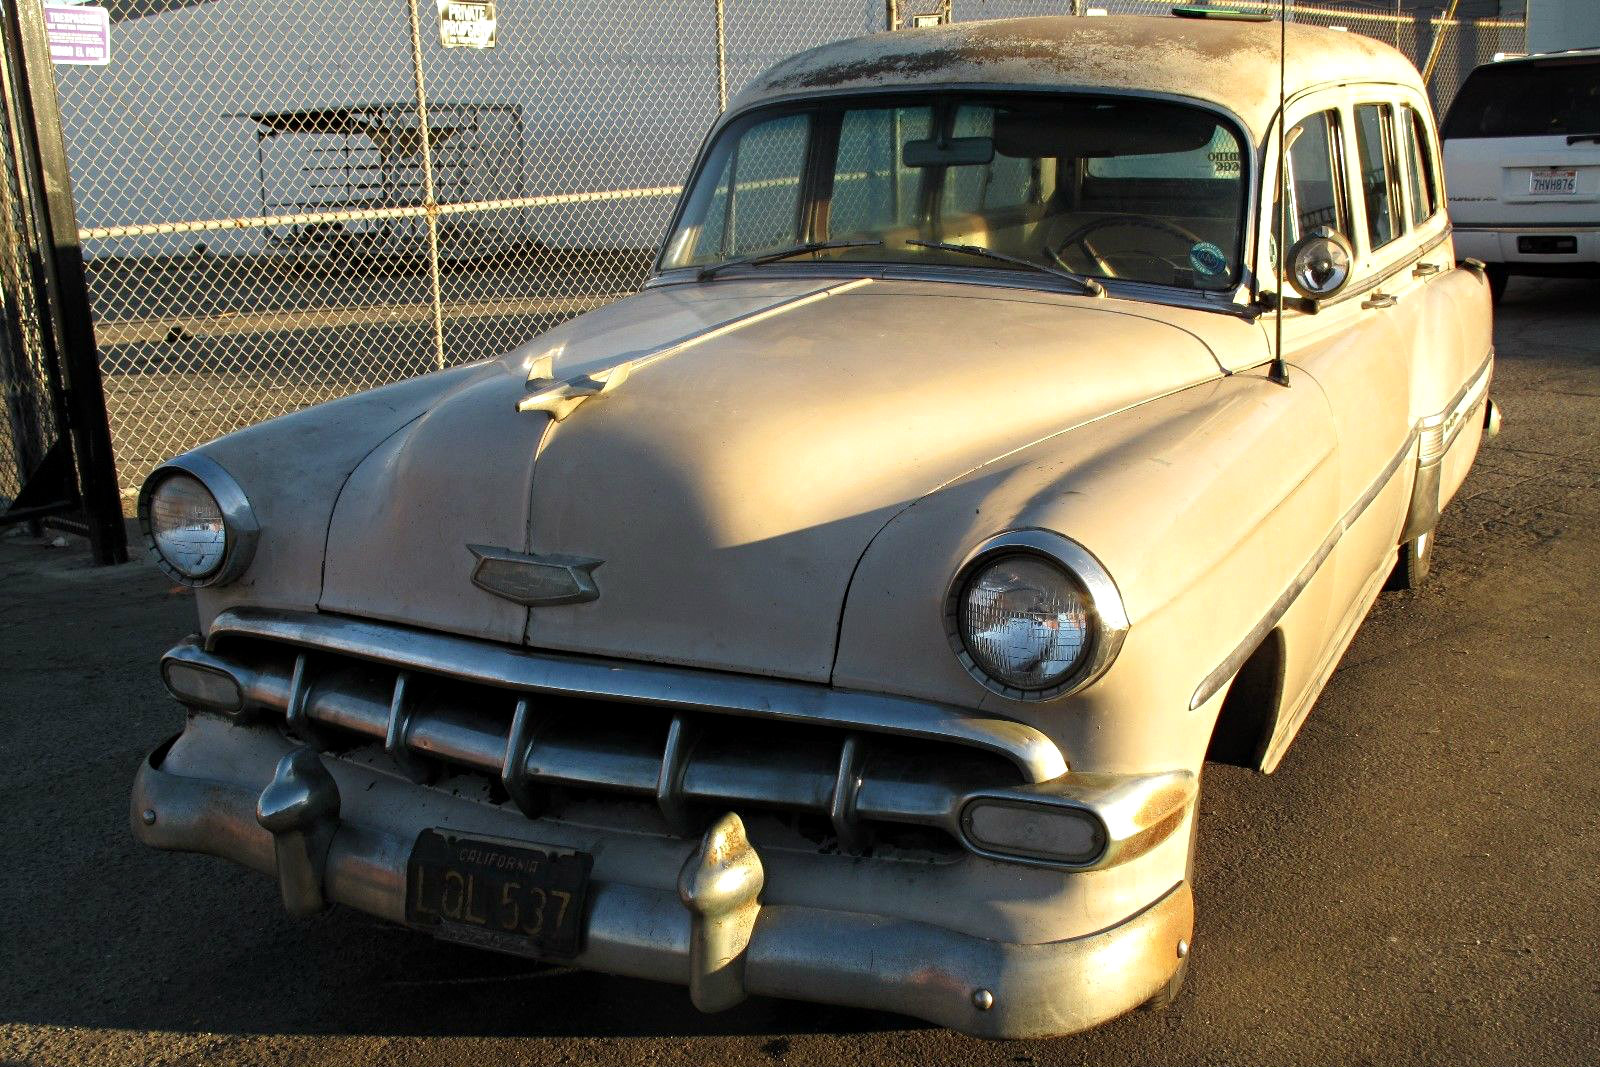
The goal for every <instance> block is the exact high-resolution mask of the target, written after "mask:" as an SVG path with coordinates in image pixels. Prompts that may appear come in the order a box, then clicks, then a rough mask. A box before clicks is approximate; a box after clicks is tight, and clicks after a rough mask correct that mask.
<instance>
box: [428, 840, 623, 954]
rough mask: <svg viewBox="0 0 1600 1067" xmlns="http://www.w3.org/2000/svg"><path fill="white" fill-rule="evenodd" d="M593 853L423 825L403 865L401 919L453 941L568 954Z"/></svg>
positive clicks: (574, 950) (574, 948) (575, 939)
mask: <svg viewBox="0 0 1600 1067" xmlns="http://www.w3.org/2000/svg"><path fill="white" fill-rule="evenodd" d="M593 862H594V860H593V857H591V856H589V855H588V854H587V853H583V852H560V851H550V850H542V849H536V848H526V847H523V846H521V845H515V844H509V843H507V842H503V841H494V840H486V839H484V838H481V837H466V836H461V835H457V834H452V833H450V832H449V831H447V830H424V831H422V833H420V834H418V835H417V842H416V844H415V845H413V846H412V847H411V859H410V860H409V861H408V862H407V864H406V921H407V922H408V923H410V924H412V925H413V926H417V927H421V928H423V929H426V930H429V931H430V932H432V933H433V934H434V935H436V936H438V937H442V938H447V939H449V940H451V941H462V942H466V943H467V944H472V945H478V946H480V947H483V948H491V949H497V950H499V951H501V952H517V953H522V954H524V955H534V956H559V957H563V958H570V957H573V956H576V955H577V954H578V950H579V938H580V935H581V933H582V924H583V907H584V900H585V897H586V896H587V894H588V889H589V870H590V867H591V866H592V865H593Z"/></svg>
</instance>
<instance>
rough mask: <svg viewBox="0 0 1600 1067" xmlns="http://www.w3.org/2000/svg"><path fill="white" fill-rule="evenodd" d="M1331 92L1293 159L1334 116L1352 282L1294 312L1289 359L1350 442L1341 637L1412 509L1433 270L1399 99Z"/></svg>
mask: <svg viewBox="0 0 1600 1067" xmlns="http://www.w3.org/2000/svg"><path fill="white" fill-rule="evenodd" d="M1324 103H1335V104H1336V106H1335V107H1332V108H1327V107H1325V108H1323V109H1322V110H1321V111H1320V116H1321V118H1320V120H1319V117H1318V114H1312V115H1308V116H1305V117H1303V118H1302V119H1301V120H1300V122H1299V123H1298V124H1297V127H1298V128H1305V129H1307V130H1308V132H1307V133H1304V134H1302V135H1301V136H1300V138H1298V139H1296V140H1295V141H1293V142H1292V143H1291V145H1290V149H1289V154H1290V165H1291V170H1295V169H1297V163H1299V164H1300V168H1302V169H1303V167H1304V166H1306V165H1309V164H1308V163H1305V162H1301V161H1299V160H1297V156H1299V157H1305V158H1306V159H1309V157H1311V156H1312V155H1313V154H1315V156H1316V157H1317V158H1318V159H1319V160H1320V158H1321V156H1322V153H1323V150H1322V149H1321V148H1320V147H1317V146H1316V145H1315V142H1314V141H1313V142H1311V143H1310V144H1308V145H1303V144H1302V142H1304V141H1305V140H1306V138H1310V137H1315V136H1316V133H1317V131H1315V130H1313V129H1311V127H1312V126H1313V125H1314V124H1316V123H1318V122H1319V121H1320V122H1322V123H1324V124H1325V125H1326V130H1325V133H1323V136H1324V137H1325V138H1326V140H1327V142H1328V144H1327V149H1326V152H1327V156H1328V158H1329V165H1330V168H1331V169H1332V171H1333V173H1334V174H1335V176H1336V180H1337V183H1338V184H1339V185H1340V186H1342V189H1341V190H1340V192H1339V193H1338V195H1337V197H1336V198H1334V199H1335V200H1336V203H1335V205H1334V206H1333V209H1332V210H1333V212H1334V213H1336V214H1342V216H1343V220H1344V221H1343V222H1342V230H1343V231H1344V232H1345V234H1346V236H1347V237H1348V238H1349V239H1350V240H1351V244H1352V246H1353V249H1354V252H1355V259H1354V264H1353V269H1352V275H1351V280H1350V283H1349V285H1348V286H1347V287H1346V289H1345V290H1344V291H1343V292H1342V293H1340V294H1338V295H1337V296H1336V297H1335V298H1334V299H1333V300H1331V301H1326V302H1324V303H1322V304H1321V306H1320V307H1318V309H1317V311H1316V313H1315V314H1302V315H1299V316H1292V317H1290V318H1289V319H1286V322H1285V333H1284V349H1285V357H1286V359H1287V360H1288V361H1289V363H1290V364H1291V365H1293V366H1295V367H1297V368H1299V369H1300V370H1301V371H1302V372H1304V373H1305V374H1306V375H1308V376H1309V377H1310V378H1312V379H1313V380H1314V381H1315V382H1316V384H1317V385H1318V386H1319V387H1320V388H1321V390H1322V392H1323V395H1324V398H1325V400H1326V403H1327V405H1328V408H1329V410H1330V412H1331V414H1332V417H1333V422H1334V427H1335V433H1336V436H1337V439H1338V442H1339V460H1338V462H1339V499H1340V504H1341V508H1342V512H1341V514H1340V515H1339V516H1337V517H1336V520H1337V521H1336V522H1335V523H1334V524H1332V526H1331V527H1330V536H1332V535H1333V534H1335V533H1337V537H1338V540H1337V543H1336V545H1335V547H1334V550H1333V554H1332V557H1331V559H1330V564H1331V565H1332V567H1333V570H1334V573H1335V578H1334V583H1333V584H1334V590H1335V592H1334V598H1333V599H1334V605H1333V618H1332V619H1330V623H1331V625H1332V627H1333V631H1334V632H1332V633H1331V634H1330V638H1331V639H1332V640H1335V641H1336V640H1337V639H1338V637H1339V633H1338V631H1339V630H1340V629H1341V628H1342V627H1343V625H1344V624H1345V622H1346V617H1347V616H1348V614H1349V613H1350V612H1351V611H1352V610H1354V605H1355V604H1356V603H1357V601H1358V600H1360V599H1361V598H1362V596H1363V594H1364V593H1365V592H1366V591H1367V587H1368V586H1369V585H1370V584H1371V581H1372V575H1373V572H1374V571H1375V569H1377V567H1378V566H1379V564H1380V562H1381V561H1383V560H1386V559H1388V558H1389V557H1390V556H1391V555H1392V550H1393V548H1394V544H1395V538H1396V536H1397V535H1398V534H1399V531H1400V525H1401V522H1402V521H1403V519H1404V515H1405V511H1406V505H1407V497H1406V494H1407V492H1408V486H1407V485H1404V484H1401V483H1403V482H1405V481H1406V478H1405V477H1404V475H1405V473H1406V461H1407V459H1408V458H1409V457H1408V455H1407V448H1408V445H1409V444H1410V440H1411V428H1412V413H1411V395H1410V394H1411V381H1412V376H1413V366H1414V363H1415V352H1416V350H1417V348H1418V344H1419V337H1420V335H1421V333H1422V328H1423V320H1424V318H1425V315H1424V314H1423V303H1424V300H1423V293H1422V287H1423V285H1424V283H1425V279H1424V278H1421V277H1418V276H1416V275H1415V274H1414V273H1413V269H1414V267H1415V262H1416V252H1417V249H1418V244H1417V241H1416V236H1415V234H1414V233H1413V231H1412V227H1411V225H1410V220H1409V218H1408V216H1407V209H1406V200H1405V193H1404V186H1403V177H1402V171H1401V165H1400V155H1399V142H1398V138H1397V133H1396V126H1395V114H1396V106H1395V104H1394V102H1393V101H1392V99H1387V98H1385V95H1384V93H1383V91H1382V90H1377V91H1373V90H1368V91H1365V92H1364V91H1362V90H1361V88H1360V87H1354V88H1347V89H1344V90H1341V91H1340V92H1339V93H1338V94H1337V95H1336V96H1335V97H1334V98H1333V99H1332V100H1325V101H1324ZM1293 121H1294V118H1293V114H1292V113H1291V122H1293ZM1294 128H1296V127H1294V126H1292V127H1291V129H1294ZM1324 213H1325V214H1326V213H1327V212H1326V211H1325V212H1324ZM1307 221H1310V220H1309V219H1308V220H1307ZM1335 228H1340V227H1337V226H1336V227H1335ZM1291 236H1292V235H1291ZM1292 387H1293V385H1292V382H1291V388H1292ZM1335 527H1336V528H1335Z"/></svg>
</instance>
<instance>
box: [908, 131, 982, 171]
mask: <svg viewBox="0 0 1600 1067" xmlns="http://www.w3.org/2000/svg"><path fill="white" fill-rule="evenodd" d="M902 156H903V158H904V159H905V164H906V166H908V167H981V166H983V165H984V164H985V163H989V162H992V161H993V160H994V138H993V137H946V138H945V139H944V140H942V141H936V140H934V139H933V138H931V137H929V138H925V139H923V140H920V141H907V142H906V146H905V150H904V152H902Z"/></svg>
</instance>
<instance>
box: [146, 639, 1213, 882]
mask: <svg viewBox="0 0 1600 1067" xmlns="http://www.w3.org/2000/svg"><path fill="white" fill-rule="evenodd" d="M161 670H162V677H163V679H164V680H165V681H166V683H167V686H168V688H169V689H170V690H171V691H172V693H173V695H174V696H175V697H176V698H177V699H179V700H180V701H182V702H184V703H186V704H188V705H190V706H191V707H194V708H198V709H201V710H205V711H210V712H213V713H216V714H220V715H223V716H225V717H227V718H229V719H232V720H233V721H235V722H250V721H254V720H255V719H258V718H260V717H261V716H263V715H267V716H273V717H279V716H281V719H279V721H280V722H282V723H283V724H284V726H285V727H286V728H287V730H288V732H289V733H290V734H292V735H294V736H296V737H298V738H299V739H300V740H301V741H303V742H305V743H307V744H309V745H310V746H311V747H312V748H315V749H318V750H324V751H326V750H332V749H337V748H339V747H341V746H343V747H350V746H352V745H355V744H361V743H365V744H371V743H375V742H376V743H381V744H382V745H383V747H384V749H385V750H386V751H387V753H388V756H389V757H390V758H391V759H392V760H393V762H394V764H395V766H396V767H397V768H398V769H399V770H400V771H401V772H402V773H404V774H405V775H406V776H407V777H409V778H411V779H412V780H413V781H415V782H419V783H423V782H427V781H429V780H430V779H431V778H432V777H433V776H434V775H435V774H436V773H438V772H439V771H440V770H441V769H450V770H466V771H469V772H474V773H477V774H479V775H483V776H485V777H487V778H489V779H490V780H492V781H495V782H497V783H498V784H499V786H500V787H501V788H503V790H504V792H505V794H506V795H507V796H508V797H509V798H510V799H511V801H512V802H513V803H514V804H515V805H516V806H517V807H518V808H519V809H521V811H522V812H523V814H525V815H527V816H528V817H529V818H530V819H537V818H539V817H540V816H541V815H543V814H544V813H545V812H544V807H545V802H546V799H547V797H548V796H549V795H550V792H551V790H556V789H565V790H577V791H580V792H589V793H594V794H600V795H607V796H611V797H632V798H635V799H637V800H642V801H645V802H648V803H650V804H651V805H652V806H653V807H654V808H655V809H656V810H657V811H658V812H659V814H660V816H661V818H662V820H663V821H664V822H665V824H666V825H667V826H668V827H669V828H670V829H671V830H672V831H673V832H675V833H676V834H678V835H679V836H682V837H685V838H693V837H697V836H699V834H700V833H701V832H703V831H704V830H705V829H706V826H707V825H708V822H709V818H710V816H713V815H715V814H716V813H718V812H722V811H727V810H729V809H730V808H731V809H734V810H741V811H747V812H748V811H752V810H756V809H762V810H778V811H784V812H790V813H799V814H803V815H810V816H812V817H817V818H819V820H826V823H824V825H829V826H831V830H832V835H833V837H834V839H835V840H836V842H837V845H838V847H839V848H840V849H841V850H844V851H848V852H857V853H860V852H869V851H870V849H871V845H872V841H873V839H874V836H875V835H876V834H880V833H889V832H891V831H893V830H895V829H896V828H901V829H904V828H917V829H921V830H929V829H931V830H934V831H940V832H942V833H943V834H945V835H947V836H948V837H949V838H951V839H954V840H955V841H956V842H959V843H960V844H961V845H962V846H964V847H965V848H966V849H967V850H969V851H971V852H973V853H976V854H978V855H982V856H986V857H989V858H991V859H997V860H1002V861H1004V862H1008V863H1021V864H1027V865H1031V866H1041V867H1053V868H1057V869H1062V870H1095V869H1099V868H1104V867H1109V866H1113V865H1115V864H1119V863H1122V862H1125V861H1127V860H1130V859H1132V858H1134V857H1137V856H1140V855H1143V854H1144V853H1145V852H1148V851H1149V850H1150V849H1151V848H1153V847H1155V846H1156V845H1157V844H1159V843H1160V842H1161V841H1162V840H1164V839H1165V838H1166V837H1167V836H1168V835H1169V834H1170V833H1171V832H1172V830H1173V829H1174V828H1175V827H1176V826H1178V825H1179V824H1180V823H1181V822H1182V820H1183V817H1184V815H1185V814H1186V813H1187V811H1188V808H1189V805H1190V804H1191V803H1192V801H1193V799H1194V795H1195V778H1194V776H1193V775H1192V774H1190V773H1188V772H1187V771H1173V772H1169V773H1165V774H1153V775H1101V774H1082V773H1070V772H1068V771H1067V767H1066V761H1065V760H1064V759H1062V757H1061V754H1060V752H1059V750H1057V748H1056V747H1055V745H1054V744H1053V743H1052V742H1051V741H1050V739H1049V738H1048V737H1046V736H1045V735H1044V734H1042V733H1040V732H1039V731H1037V730H1035V729H1033V728H1032V727H1029V726H1026V725H1024V724H1022V723H1017V722H1013V721H1010V720H1006V719H993V718H982V717H978V716H972V715H969V714H967V713H965V712H963V711H961V710H960V709H955V708H945V707H941V706H938V705H931V704H927V703H924V702H920V701H914V700H907V699H903V698H898V697H889V696H883V695H880V694H871V693H852V692H844V691H839V690H834V689H830V688H828V687H825V686H814V685H806V684H803V683H795V682H784V681H778V680H774V679H760V678H747V677H742V676H736V675H723V674H717V673H713V672H708V671H693V670H687V669H682V668H671V667H662V666H657V665H651V664H635V663H623V662H620V661H602V660H589V659H580V658H576V657H561V656H555V655H551V654H548V653H541V652H532V651H528V650H522V649H514V648H509V647H506V646H502V645H495V644H490V643H487V642H482V641H473V640H469V639H465V638H459V637H452V636H449V635H444V634H437V633H431V632H426V631H419V630H413V629H410V628H406V627H400V626H391V625H387V624H380V623H374V622H368V621H365V620H354V619H345V618H339V617H333V616H323V615H311V614H300V613H288V612H277V611H269V610H263V609H236V610H234V611H230V612H224V613H223V614H222V615H220V616H218V618H217V619H216V620H215V622H214V623H213V625H212V628H211V632H210V635H209V637H208V639H207V641H206V643H204V644H202V643H201V642H200V641H199V640H198V639H194V638H192V639H190V640H188V641H186V642H184V643H182V644H179V645H178V646H176V647H175V648H173V649H172V650H170V651H169V652H168V653H167V654H166V656H165V657H164V658H163V659H162V664H161ZM286 810H287V809H286ZM996 811H1021V812H1025V813H1028V814H1037V815H1039V816H1042V817H1045V818H1047V819H1049V820H1051V821H1052V824H1053V825H1054V826H1057V827H1066V830H1065V831H1064V833H1063V835H1062V836H1063V837H1064V838H1065V837H1070V839H1071V841H1072V842H1073V843H1074V846H1075V848H1076V851H1071V850H1067V851H1063V850H1060V849H1057V850H1054V851H1052V850H1050V849H1048V848H1045V847H1039V848H1030V847H1029V843H1028V841H1027V839H1026V836H1025V835H1024V838H1023V840H1021V841H1020V842H1019V841H1018V840H1017V831H1015V830H1013V831H1012V833H1011V835H1010V837H1008V839H1007V840H1004V841H997V840H995V839H993V837H992V836H991V837H990V838H983V837H982V831H983V826H984V825H985V824H986V823H987V824H992V822H993V819H994V813H995V812H996ZM980 813H981V814H985V815H987V816H988V818H987V819H983V818H978V819H977V820H976V821H975V816H979V815H980ZM284 817H285V818H288V817H289V816H284ZM1020 818H1021V817H1020V816H1019V817H1018V822H1017V825H1021V823H1020ZM1023 829H1024V830H1026V829H1027V827H1023ZM295 847H297V848H298V847H300V846H298V845H297V846H295Z"/></svg>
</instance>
